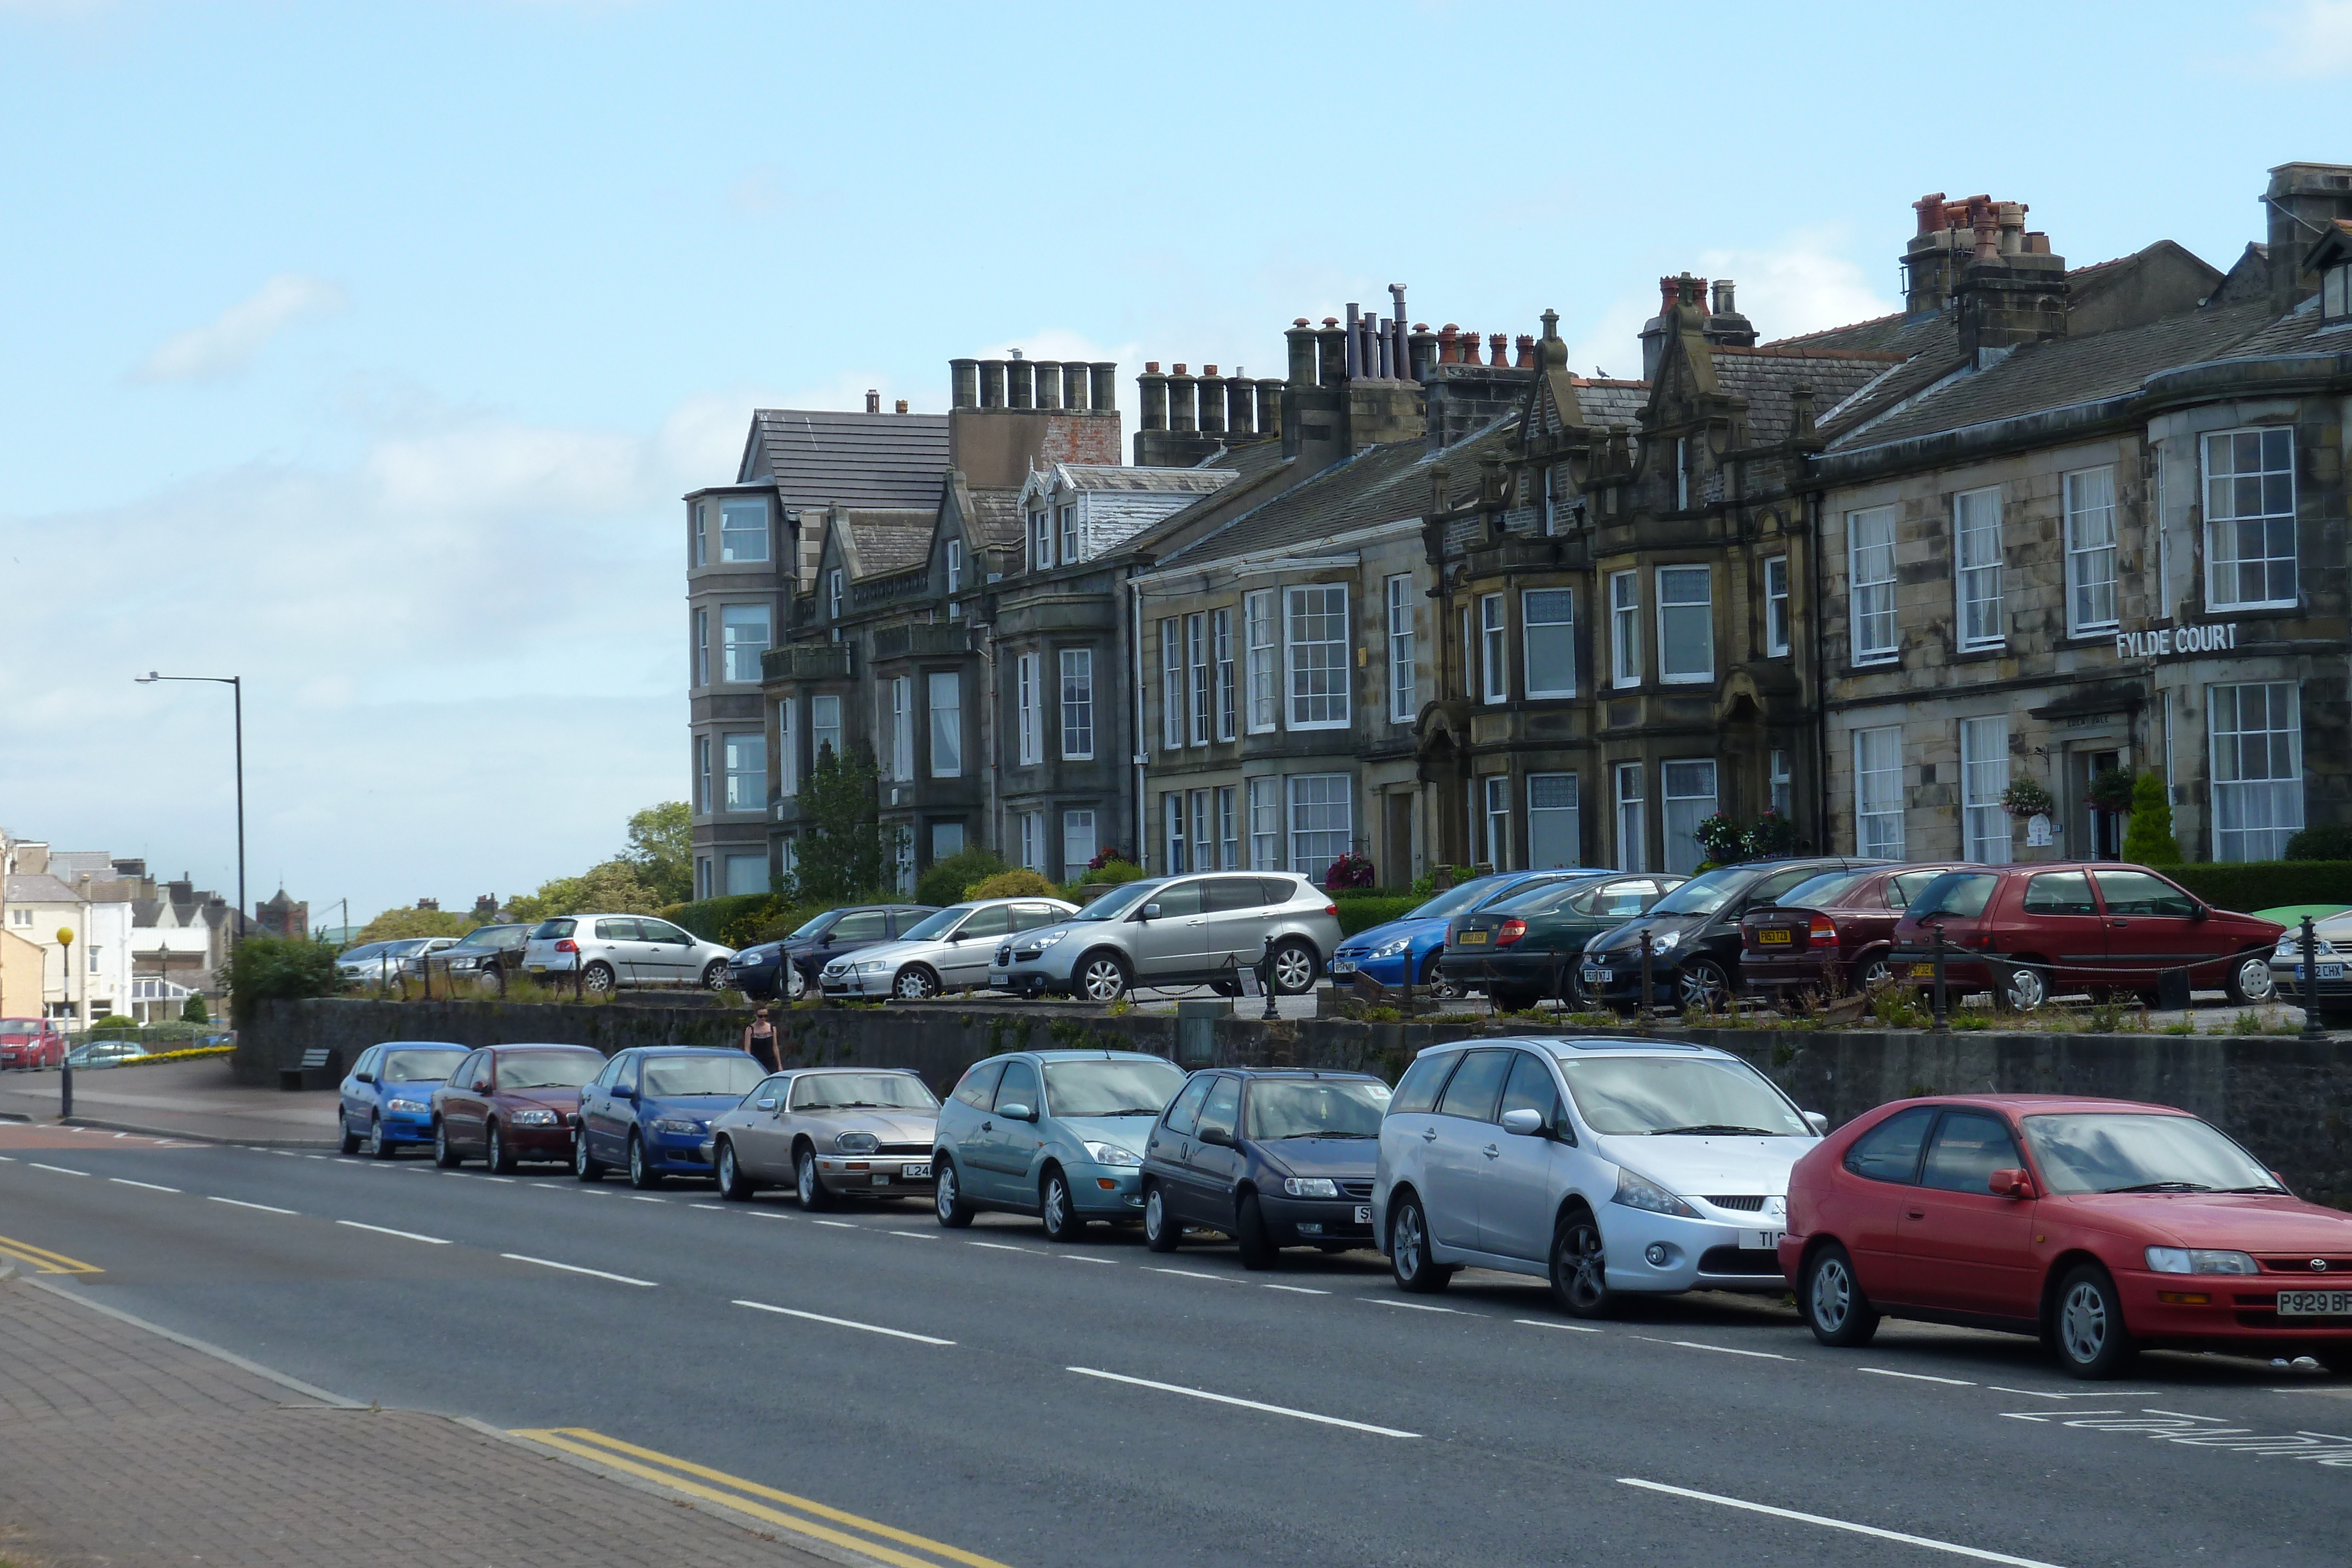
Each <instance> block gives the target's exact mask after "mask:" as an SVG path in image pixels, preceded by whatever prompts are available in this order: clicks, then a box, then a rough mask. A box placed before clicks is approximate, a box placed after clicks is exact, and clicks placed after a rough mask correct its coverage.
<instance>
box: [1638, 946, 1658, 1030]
mask: <svg viewBox="0 0 2352 1568" xmlns="http://www.w3.org/2000/svg"><path fill="white" fill-rule="evenodd" d="M1654 984H1655V982H1654V981H1653V980H1652V979H1651V978H1650V928H1649V927H1648V926H1646V925H1644V926H1643V927H1642V1005H1641V1007H1640V1008H1638V1009H1635V1012H1634V1016H1635V1017H1636V1018H1648V1017H1649V1016H1650V1001H1651V990H1652V988H1653V986H1654Z"/></svg>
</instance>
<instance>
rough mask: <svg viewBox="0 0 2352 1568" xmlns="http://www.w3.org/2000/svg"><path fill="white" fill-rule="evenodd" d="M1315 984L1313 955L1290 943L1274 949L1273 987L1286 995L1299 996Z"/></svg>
mask: <svg viewBox="0 0 2352 1568" xmlns="http://www.w3.org/2000/svg"><path fill="white" fill-rule="evenodd" d="M1314 986H1315V955H1314V954H1312V953H1309V952H1308V951H1307V949H1306V948H1304V947H1301V946H1298V945H1297V943H1292V944H1290V945H1289V946H1284V947H1279V948H1276V950H1275V955H1274V988H1275V989H1276V990H1277V991H1280V992H1282V993H1283V994H1284V995H1286V996H1293V997H1296V996H1299V995H1301V994H1303V993H1305V992H1307V991H1309V990H1312V989H1313V988H1314Z"/></svg>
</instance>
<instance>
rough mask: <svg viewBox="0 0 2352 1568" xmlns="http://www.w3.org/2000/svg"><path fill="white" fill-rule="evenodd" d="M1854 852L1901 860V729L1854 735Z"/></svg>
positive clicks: (1884, 727)
mask: <svg viewBox="0 0 2352 1568" xmlns="http://www.w3.org/2000/svg"><path fill="white" fill-rule="evenodd" d="M1853 852H1854V853H1855V854H1857V855H1862V856H1866V857H1868V858H1870V859H1873V860H1896V861H1899V860H1903V859H1905V858H1906V855H1905V852H1904V848H1903V727H1902V726H1901V725H1899V724H1888V725H1879V726H1875V727H1872V728H1868V729H1857V730H1855V731H1854V732H1853Z"/></svg>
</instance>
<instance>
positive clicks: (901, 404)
mask: <svg viewBox="0 0 2352 1568" xmlns="http://www.w3.org/2000/svg"><path fill="white" fill-rule="evenodd" d="M893 412H895V413H906V412H907V400H906V399H905V398H900V399H899V400H898V408H897V409H896V410H894V411H893Z"/></svg>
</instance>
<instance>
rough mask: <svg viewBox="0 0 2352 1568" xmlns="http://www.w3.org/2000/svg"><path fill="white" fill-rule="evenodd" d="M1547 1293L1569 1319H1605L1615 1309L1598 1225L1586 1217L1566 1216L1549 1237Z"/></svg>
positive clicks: (1613, 1292) (1615, 1302) (1582, 1215)
mask: <svg viewBox="0 0 2352 1568" xmlns="http://www.w3.org/2000/svg"><path fill="white" fill-rule="evenodd" d="M1551 1293H1552V1295H1553V1297H1554V1298H1555V1299H1557V1300H1558V1301H1559V1304H1560V1306H1561V1307H1562V1308H1563V1309H1565V1310H1566V1312H1568V1315H1569V1316H1570V1317H1572V1318H1605V1317H1607V1316H1608V1315H1609V1314H1610V1313H1611V1312H1612V1311H1614V1310H1615V1308H1616V1305H1617V1292H1616V1291H1612V1290H1611V1289H1610V1288H1609V1258H1608V1253H1607V1250H1606V1249H1604V1248H1603V1246H1602V1245H1601V1224H1600V1222H1599V1221H1598V1220H1596V1219H1594V1218H1592V1216H1591V1215H1590V1214H1586V1213H1583V1212H1578V1213H1576V1214H1572V1215H1570V1217H1569V1218H1567V1219H1566V1220H1565V1221H1563V1222H1562V1223H1561V1225H1560V1228H1559V1232H1558V1233H1557V1234H1555V1235H1554V1236H1553V1237H1552V1240H1551Z"/></svg>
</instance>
